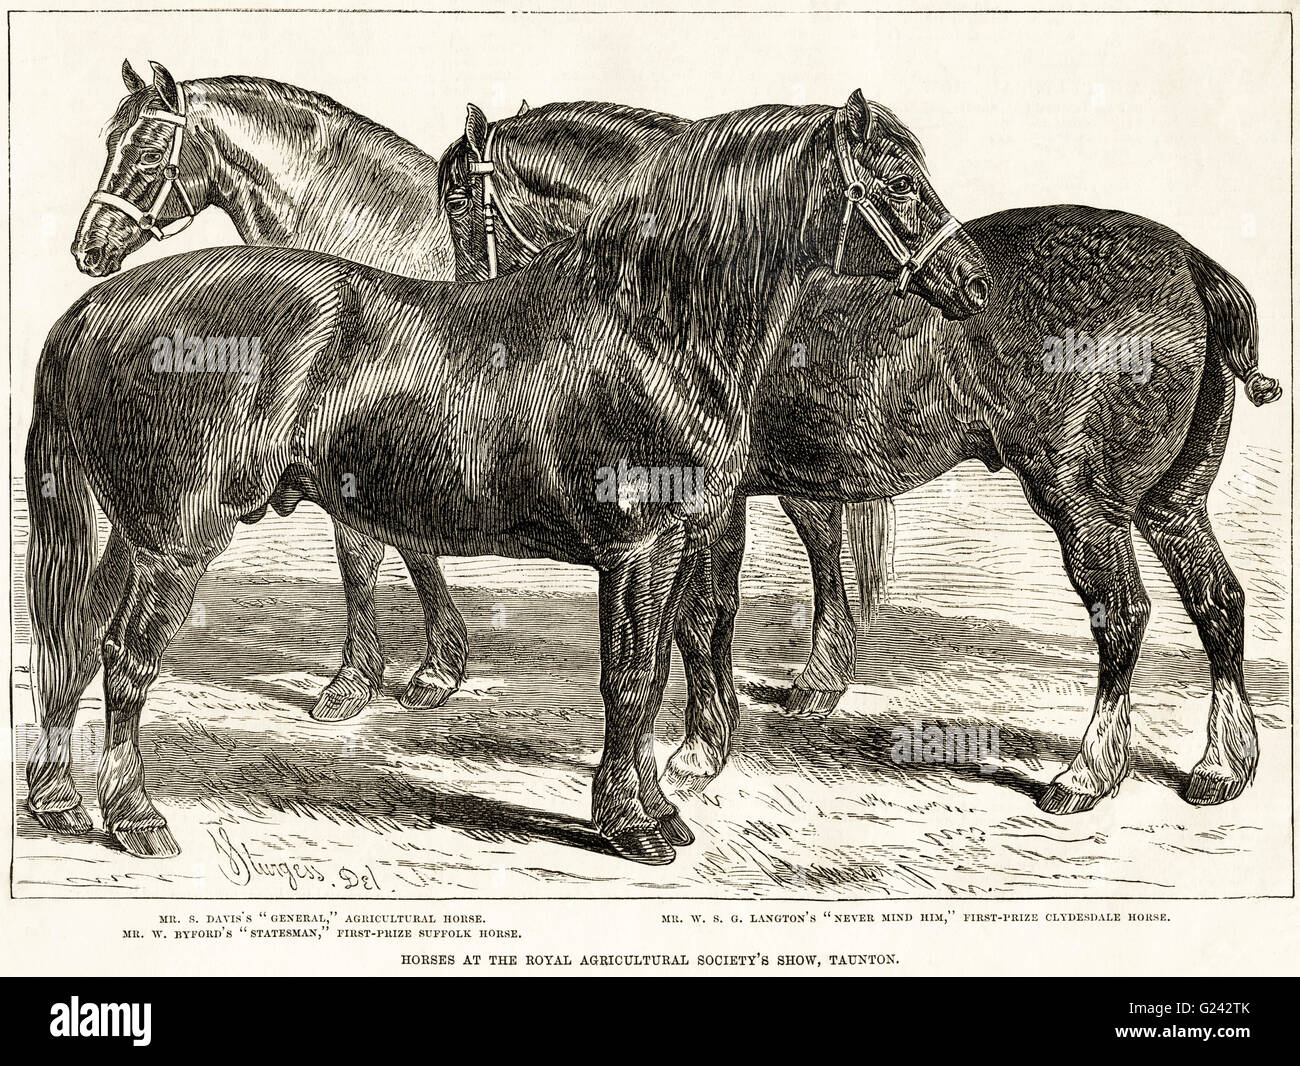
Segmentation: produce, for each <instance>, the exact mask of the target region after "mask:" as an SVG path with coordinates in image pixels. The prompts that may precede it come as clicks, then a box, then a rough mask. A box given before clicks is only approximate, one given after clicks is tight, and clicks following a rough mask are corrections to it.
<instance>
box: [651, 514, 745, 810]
mask: <svg viewBox="0 0 1300 1066" xmlns="http://www.w3.org/2000/svg"><path fill="white" fill-rule="evenodd" d="M744 554H745V504H744V501H743V500H737V501H736V503H735V504H734V505H733V507H732V511H731V517H730V519H729V521H728V523H727V526H726V528H725V529H724V530H723V532H722V534H721V536H720V537H719V538H718V540H717V542H716V543H714V544H713V545H712V547H711V548H710V549H709V550H708V551H707V552H699V553H697V555H696V556H695V568H694V571H693V572H692V573H688V575H687V581H686V586H685V591H684V593H683V604H682V608H681V615H680V618H679V620H678V623H677V644H678V647H679V649H680V650H681V653H682V662H683V664H684V665H685V672H686V683H687V701H686V722H685V726H686V728H685V736H684V737H683V738H682V743H681V744H680V746H679V747H678V748H677V750H676V751H675V752H673V755H672V757H671V758H670V759H669V760H668V766H667V768H666V769H665V771H664V783H665V784H667V785H668V786H669V788H670V789H672V790H673V791H674V792H677V793H679V794H682V795H693V794H696V793H698V792H700V791H702V790H703V789H704V788H705V786H707V785H708V784H709V782H710V781H712V780H713V779H714V778H715V777H717V776H718V774H720V773H721V772H722V768H723V767H724V766H725V765H726V762H727V756H728V754H729V753H730V751H731V737H732V734H733V733H734V732H735V728H736V723H737V722H738V720H739V718H740V703H739V701H738V700H737V698H736V681H735V673H734V670H733V668H732V662H731V638H732V633H733V632H734V630H735V619H736V611H737V610H738V609H739V606H740V564H741V560H742V559H743V558H744ZM688 565H689V564H688Z"/></svg>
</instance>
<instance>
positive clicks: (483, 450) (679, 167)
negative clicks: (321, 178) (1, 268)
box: [25, 93, 987, 863]
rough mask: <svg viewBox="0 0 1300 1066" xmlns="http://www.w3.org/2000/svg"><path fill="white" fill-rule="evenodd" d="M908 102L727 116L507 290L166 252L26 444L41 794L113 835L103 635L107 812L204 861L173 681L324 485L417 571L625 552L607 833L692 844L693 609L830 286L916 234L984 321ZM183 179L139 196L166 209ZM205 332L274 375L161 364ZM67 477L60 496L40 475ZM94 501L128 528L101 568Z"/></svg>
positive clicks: (354, 269) (277, 258)
mask: <svg viewBox="0 0 1300 1066" xmlns="http://www.w3.org/2000/svg"><path fill="white" fill-rule="evenodd" d="M878 114H879V111H878V109H876V108H873V107H872V106H869V105H868V104H867V103H866V101H865V100H863V98H862V97H861V94H858V93H855V94H854V95H853V96H852V97H850V99H849V101H848V102H847V103H846V104H845V105H844V106H843V107H840V108H832V107H824V106H810V107H789V106H781V105H770V106H765V107H758V108H751V109H748V110H745V111H739V112H733V113H729V114H726V115H721V116H718V117H716V118H714V119H710V120H704V121H702V122H699V123H696V124H694V125H692V126H691V127H690V128H689V129H687V130H684V131H683V132H682V133H681V134H680V135H679V136H678V137H676V138H674V139H673V141H672V142H671V143H670V144H665V145H664V146H663V147H662V148H661V149H660V150H659V151H657V152H653V153H650V154H648V155H647V156H646V157H645V158H643V159H642V160H641V161H640V162H639V163H638V164H637V166H635V167H634V168H632V170H631V171H630V172H629V173H628V174H627V175H626V176H625V178H624V180H623V181H622V182H620V183H616V184H615V185H614V186H612V187H611V188H610V189H609V190H608V194H607V196H606V197H605V199H604V200H603V201H602V202H601V203H600V204H599V205H598V206H597V207H596V208H595V209H594V210H593V211H592V212H591V213H590V214H589V215H588V217H587V218H586V220H585V221H584V223H583V225H582V226H581V227H579V228H578V230H577V231H576V232H575V234H574V235H573V236H572V237H570V238H569V239H567V240H563V241H559V242H556V243H555V244H553V245H551V246H550V247H549V248H547V249H546V250H545V251H544V252H543V253H542V254H540V255H539V256H537V258H536V259H535V260H534V262H533V263H532V264H531V265H530V268H529V269H527V270H524V271H519V272H517V273H514V274H510V275H508V276H505V277H501V278H497V279H495V280H492V281H488V282H483V283H477V284H476V283H456V282H437V281H421V280H415V279H411V278H406V277H399V276H396V275H393V274H389V273H386V272H384V271H381V270H377V269H375V268H372V267H367V266H365V265H362V264H358V263H354V262H350V261H346V260H342V259H338V258H335V257H332V256H329V255H325V254H322V253H316V252H309V251H303V250H298V249H284V248H249V247H235V248H222V249H209V250H204V251H199V252H191V253H188V254H185V255H180V256H175V257H171V258H167V259H162V260H159V261H157V262H153V263H149V264H146V265H144V266H139V267H136V268H134V269H132V270H129V271H126V272H124V273H122V274H119V275H117V276H115V277H113V278H110V279H109V280H107V281H105V282H103V283H101V284H100V285H98V286H96V287H95V288H93V289H91V290H90V291H89V292H88V293H87V294H86V295H85V296H83V297H82V298H81V299H79V300H78V301H76V303H74V304H73V306H72V307H71V308H69V310H68V311H67V312H66V313H65V314H64V315H63V316H62V317H61V318H60V320H59V321H58V322H57V323H56V324H55V326H54V327H53V329H52V330H51V332H50V335H49V337H48V339H47V341H46V343H45V346H44V349H43V351H42V354H41V358H40V361H39V363H38V366H37V373H36V389H35V401H34V410H33V423H32V428H31V431H30V434H29V437H28V447H27V455H26V464H25V466H26V472H27V478H28V489H29V492H28V495H29V505H30V508H31V543H30V546H29V550H28V568H27V573H28V580H27V585H28V591H29V597H30V602H31V607H32V613H33V644H34V649H35V656H34V665H35V686H34V687H35V688H36V690H37V692H38V696H39V702H40V708H41V742H40V744H39V745H38V748H37V750H36V752H35V753H34V754H33V756H32V758H31V760H30V761H29V763H28V784H29V791H28V800H27V803H28V808H29V810H30V811H31V812H32V814H33V815H34V816H35V817H36V818H37V819H38V821H40V822H41V823H42V824H43V825H45V826H47V827H48V828H51V829H55V830H59V831H64V832H81V831H85V830H86V829H89V828H90V820H89V817H88V815H87V814H86V811H85V809H84V807H83V806H82V805H81V801H80V797H79V796H78V794H77V790H76V787H75V783H74V782H73V780H72V777H71V774H70V772H69V750H68V749H69V746H70V730H69V726H70V724H71V721H72V719H73V717H74V715H75V713H76V707H77V701H78V699H79V697H80V695H81V692H82V691H83V690H84V688H85V687H86V685H87V684H88V683H89V681H90V679H91V678H92V677H93V676H94V674H95V672H96V667H97V662H96V659H97V656H96V648H97V646H98V647H99V648H100V649H101V656H100V657H102V662H103V667H104V674H105V680H104V689H105V701H106V709H107V719H108V721H107V728H106V737H105V753H104V757H103V760H102V762H101V767H100V773H99V786H98V787H99V800H100V806H101V811H102V814H103V818H104V822H105V826H106V828H107V829H108V831H109V832H110V833H111V834H112V835H113V836H114V837H115V838H116V839H117V841H118V842H119V843H121V844H122V846H123V847H125V848H126V849H127V850H128V851H130V852H131V853H133V854H136V855H142V856H161V855H171V854H175V853H176V852H177V850H178V846H177V843H176V841H175V839H174V838H173V837H172V835H171V833H170V831H169V830H168V828H167V825H166V821H165V819H164V818H163V816H162V814H161V813H160V812H159V811H158V809H157V808H156V807H155V806H154V804H153V802H152V801H151V800H150V798H149V797H148V795H147V793H146V790H145V787H144V777H143V766H142V760H141V755H140V750H139V718H140V711H141V708H142V706H143V704H144V701H145V698H146V694H147V691H148V689H149V686H150V685H151V684H152V682H153V680H154V679H155V678H156V676H157V674H158V669H159V661H160V659H161V656H162V654H163V652H164V651H165V649H166V648H167V646H168V644H169V643H170V641H171V640H172V638H173V636H174V635H175V633H176V632H177V630H178V628H179V627H180V626H181V625H182V624H183V622H184V620H185V618H186V617H187V616H188V613H189V610H190V606H191V603H192V600H193V595H194V590H195V587H196V585H197V583H198V581H199V580H200V578H201V577H202V575H203V574H204V572H205V571H206V569H207V567H208V565H209V564H210V562H211V561H212V560H213V559H214V558H216V557H217V556H218V555H219V554H220V553H221V552H222V551H223V550H224V549H225V547H226V546H227V545H228V544H229V542H230V539H231V537H232V535H233V533H234V530H235V527H236V524H237V523H238V522H239V521H240V520H243V519H247V518H248V517H250V516H254V515H257V514H259V513H264V511H265V508H266V507H267V506H276V507H277V509H279V510H287V509H291V507H292V506H293V503H294V502H295V501H297V500H301V499H307V500H311V501H312V502H314V503H315V504H317V505H318V506H320V507H321V508H322V509H323V510H325V511H326V512H327V513H328V514H330V515H331V517H333V518H334V519H335V520H336V521H337V522H341V523H343V524H345V525H348V526H352V527H354V528H356V529H358V530H359V531H361V532H363V533H365V534H366V535H368V536H370V537H372V538H374V539H376V540H381V541H383V542H385V543H388V544H392V545H394V546H395V547H397V548H398V550H399V551H400V552H402V554H403V556H404V557H406V558H407V561H408V564H409V563H410V561H411V557H412V556H425V557H433V556H437V555H441V554H456V555H479V554H497V555H505V556H517V557H538V556H542V557H550V558H554V559H558V560H560V561H564V562H570V563H576V564H580V565H587V566H592V567H594V568H596V569H597V570H598V571H599V628H600V650H601V693H602V698H603V702H604V709H605V720H606V733H605V744H604V751H603V753H602V757H601V760H600V764H599V766H598V768H597V771H596V774H595V778H594V782H593V802H592V811H593V822H594V824H595V826H596V828H597V830H598V831H599V832H600V833H601V834H602V835H603V836H604V837H605V839H606V840H607V841H608V843H609V844H610V845H611V847H612V848H613V850H614V851H615V852H616V853H617V854H619V855H621V856H624V857H626V858H628V859H632V860H635V861H638V862H645V863H664V862H669V861H671V860H672V858H673V856H674V845H675V844H676V845H680V844H685V843H689V842H690V840H691V839H692V835H691V833H690V830H689V828H688V827H687V826H686V824H685V823H684V821H683V820H682V819H681V817H680V815H679V813H678V811H677V808H676V807H675V806H674V805H673V804H672V803H671V802H670V801H669V800H668V799H667V797H666V796H665V795H664V793H663V791H662V789H661V788H660V785H659V780H658V771H657V767H656V765H655V757H654V750H653V727H654V717H655V714H656V712H657V710H658V706H659V702H660V699H661V696H662V691H663V686H664V683H665V681H666V679H667V673H668V663H669V646H670V643H671V637H672V622H673V620H674V619H675V617H676V611H677V606H678V604H679V601H680V596H681V591H682V589H683V588H684V587H685V586H686V585H687V584H688V583H689V581H690V579H691V578H692V576H693V572H694V570H695V569H696V567H697V566H700V565H707V562H708V560H709V552H708V550H707V546H708V544H709V543H710V542H711V541H712V540H714V539H716V538H717V537H718V536H720V535H721V533H722V531H723V530H724V529H725V528H726V527H727V526H728V525H729V524H730V522H731V513H732V503H733V499H734V496H735V493H736V490H737V489H738V487H739V485H740V481H741V478H742V477H743V475H744V472H745V470H746V467H747V453H748V450H749V444H750V417H749V407H750V403H751V400H752V397H753V394H754V392H755V390H756V389H757V387H758V382H759V381H760V379H761V378H762V376H763V374H764V372H765V370H766V369H767V367H768V365H769V364H770V363H771V362H772V360H773V359H774V357H775V355H776V353H777V351H778V348H779V344H780V340H781V337H782V335H783V334H784V332H785V329H786V326H787V325H788V319H789V317H790V315H791V314H792V313H793V311H794V308H795V305H796V303H797V301H798V298H799V295H800V293H801V292H802V290H803V287H804V285H805V284H806V282H807V279H808V277H809V276H810V274H811V273H812V272H813V271H815V270H816V269H818V268H819V267H827V268H830V267H832V266H834V267H835V268H836V269H842V270H843V271H844V272H845V273H849V274H856V275H870V274H881V275H883V274H888V275H890V276H893V275H896V274H898V272H899V258H900V253H899V248H900V247H903V248H904V249H905V254H904V255H903V258H906V259H909V260H911V261H912V265H913V266H914V267H915V273H914V276H912V277H910V278H909V280H910V282H911V286H912V289H913V291H915V292H917V293H919V294H921V295H923V296H924V297H925V298H926V299H928V300H930V301H931V302H933V303H934V304H935V305H936V306H937V307H939V308H940V309H941V310H943V311H944V312H945V313H947V314H951V315H954V316H965V315H969V314H972V313H973V312H974V311H976V310H977V309H978V307H979V306H980V305H981V304H982V302H983V297H984V295H985V294H986V290H987V282H986V281H985V280H984V264H983V258H982V256H981V254H980V252H979V250H978V249H977V248H976V247H975V245H974V244H973V242H972V241H971V240H970V239H969V238H968V237H967V236H966V235H965V234H964V232H962V231H961V229H960V227H957V226H955V225H954V224H953V223H952V221H951V219H950V216H949V215H948V213H947V211H946V210H945V209H944V207H943V205H942V203H941V202H940V200H939V198H938V196H937V195H936V194H935V193H934V190H933V188H932V187H931V186H930V185H929V183H928V181H925V180H924V178H923V174H922V169H921V161H920V159H919V157H918V156H917V153H916V151H915V147H914V145H915V141H914V139H913V138H911V137H910V135H909V136H908V137H906V138H900V137H899V136H895V135H894V134H893V133H892V132H891V131H890V130H889V129H887V128H881V124H878V123H877V122H876V121H875V118H876V116H877V115H878ZM157 137H158V141H159V145H162V144H163V142H164V138H163V136H162V134H161V133H158V134H157ZM159 150H163V149H162V148H161V147H160V148H159ZM123 155H124V163H127V164H129V163H134V162H136V161H137V160H136V159H135V157H131V158H129V159H128V158H127V157H126V156H125V153H123ZM903 172H907V173H909V174H911V175H913V178H914V180H915V181H917V183H918V184H917V192H916V194H915V195H911V196H908V197H906V198H902V197H897V196H895V195H894V194H892V193H891V192H890V187H891V183H892V182H893V180H894V176H895V175H897V174H901V173H903ZM172 174H174V172H173V171H155V174H154V176H153V178H152V179H151V180H148V181H141V182H140V183H139V184H137V185H135V186H134V187H132V188H130V189H129V190H128V192H126V193H123V192H120V191H115V192H114V195H117V196H121V197H122V199H123V200H126V201H128V202H129V203H131V204H133V205H134V206H135V207H136V208H137V209H139V210H144V208H142V207H141V205H152V204H154V203H155V202H156V201H157V193H156V191H155V189H154V187H155V185H156V184H157V183H158V182H164V181H167V180H172V179H171V177H170V175H172ZM103 206H104V207H105V208H106V209H108V210H112V207H111V206H110V205H109V204H104V205H103ZM118 213H120V214H121V215H122V217H123V218H126V219H128V220H130V221H131V223H132V224H133V225H136V226H139V224H140V222H141V221H142V220H139V219H134V218H131V214H130V212H126V211H124V210H121V209H120V208H119V210H118ZM647 216H650V217H652V218H653V219H654V220H655V224H654V225H653V226H646V225H645V223H644V220H645V218H646V217H647ZM903 234H906V236H903ZM904 270H905V273H906V272H907V268H904ZM862 294H863V296H864V297H865V298H870V297H871V295H872V292H871V290H868V289H864V290H862ZM885 297H886V298H888V294H887V293H886V294H885ZM177 331H180V332H181V333H182V334H183V335H185V336H188V337H209V336H216V337H240V336H257V337H258V338H259V339H260V350H261V360H260V365H259V367H258V372H257V373H256V374H254V375H248V374H242V373H241V374H229V373H227V374H218V373H195V374H186V373H159V372H158V371H157V370H156V369H155V368H154V365H153V360H152V354H153V352H154V351H155V347H154V342H155V341H156V339H157V338H158V337H166V336H172V335H174V334H175V333H176V332H177ZM502 349H504V351H505V352H507V353H509V358H507V359H505V360H498V359H494V358H492V357H491V356H492V353H494V352H498V351H500V350H502ZM620 463H626V464H627V465H629V466H638V467H676V468H681V469H693V470H695V469H699V470H703V471H705V472H706V484H705V487H704V489H703V490H702V491H700V492H697V493H696V494H695V497H694V499H693V500H692V501H691V505H690V506H689V507H688V506H685V505H684V504H683V502H682V501H677V500H662V499H651V500H634V501H624V500H618V501H614V502H610V501H604V500H601V499H600V498H599V497H598V495H597V493H596V492H595V491H593V489H594V486H595V485H596V483H597V479H598V471H599V470H601V469H603V468H607V467H609V466H613V465H618V464H620ZM46 478H52V479H53V483H54V484H55V485H57V486H58V487H59V488H58V491H56V492H54V493H52V494H44V493H42V492H41V491H40V486H41V484H42V483H43V482H44V481H45V479H46ZM345 487H350V488H351V490H352V491H351V492H347V491H345ZM92 496H93V499H94V500H97V501H98V503H99V505H100V507H101V508H102V509H103V511H104V513H105V514H106V515H107V517H108V519H109V521H110V523H111V524H112V527H113V533H112V536H111V537H110V539H109V543H108V545H107V548H106V551H105V556H104V558H103V559H102V560H100V561H99V562H98V565H96V554H97V548H96V543H95V539H96V538H95V513H94V508H93V506H92Z"/></svg>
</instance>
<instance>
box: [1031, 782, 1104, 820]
mask: <svg viewBox="0 0 1300 1066" xmlns="http://www.w3.org/2000/svg"><path fill="white" fill-rule="evenodd" d="M1101 799H1102V797H1101V796H1093V795H1089V794H1088V793H1087V792H1074V791H1072V790H1071V789H1068V788H1066V787H1064V786H1063V785H1058V784H1057V783H1056V782H1055V781H1053V782H1052V783H1051V784H1050V785H1048V786H1047V789H1046V791H1044V792H1043V794H1042V795H1041V796H1040V797H1039V798H1038V809H1039V810H1040V811H1046V812H1047V813H1048V814H1082V813H1083V812H1084V811H1090V810H1092V809H1093V808H1094V807H1095V806H1097V804H1098V803H1100V802H1101Z"/></svg>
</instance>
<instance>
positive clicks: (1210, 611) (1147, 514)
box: [1135, 347, 1259, 806]
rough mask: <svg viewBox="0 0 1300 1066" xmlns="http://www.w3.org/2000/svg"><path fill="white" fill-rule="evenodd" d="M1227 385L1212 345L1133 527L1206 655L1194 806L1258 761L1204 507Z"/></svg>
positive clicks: (1227, 587) (1229, 605)
mask: <svg viewBox="0 0 1300 1066" xmlns="http://www.w3.org/2000/svg"><path fill="white" fill-rule="evenodd" d="M1216 371H1217V373H1216ZM1234 391H1235V385H1234V382H1233V379H1232V376H1231V374H1230V373H1229V372H1228V370H1227V368H1226V366H1224V365H1223V363H1222V360H1219V359H1217V357H1216V352H1215V351H1214V349H1213V347H1211V350H1210V358H1209V359H1208V361H1207V365H1206V368H1205V372H1204V374H1203V376H1202V380H1201V391H1200V395H1199V396H1198V399H1197V408H1196V414H1195V419H1196V424H1195V425H1194V426H1193V432H1192V433H1190V434H1189V435H1188V443H1187V445H1186V446H1185V447H1184V449H1183V452H1182V453H1181V454H1180V455H1179V456H1178V458H1177V459H1176V460H1175V461H1174V465H1173V466H1172V467H1170V469H1169V471H1168V472H1167V473H1166V474H1165V476H1164V477H1163V478H1162V479H1161V480H1160V481H1159V482H1158V483H1157V484H1156V486H1155V487H1154V488H1153V489H1152V490H1151V491H1150V492H1148V493H1147V494H1146V496H1145V497H1143V499H1142V502H1141V504H1139V506H1138V510H1137V514H1136V516H1135V517H1136V520H1137V525H1138V529H1139V530H1140V531H1141V533H1142V535H1143V536H1144V537H1145V538H1146V540H1147V543H1148V544H1150V545H1151V548H1152V550H1153V551H1154V552H1155V553H1156V556H1157V557H1158V558H1159V559H1160V562H1161V563H1162V564H1163V565H1164V568H1165V570H1166V571H1167V572H1168V574H1169V577H1170V580H1171V581H1173V583H1174V587H1175V588H1176V589H1177V590H1178V595H1179V597H1180V598H1181V599H1182V601H1183V606H1184V608H1186V610H1187V613H1188V615H1189V616H1190V617H1191V619H1192V621H1193V623H1194V624H1195V625H1196V631H1197V633H1198V634H1199V635H1200V638H1201V643H1202V644H1203V645H1204V647H1205V653H1206V656H1207V657H1208V658H1209V660H1210V684H1211V696H1210V715H1209V723H1208V737H1207V742H1206V747H1205V753H1204V754H1203V755H1202V756H1201V760H1200V761H1199V762H1198V763H1197V764H1196V766H1195V767H1194V768H1193V770H1192V773H1191V776H1190V777H1189V779H1188V782H1187V786H1186V789H1185V791H1184V794H1183V798H1184V799H1186V800H1187V802H1188V803H1193V804H1196V805H1197V806H1207V805H1211V804H1216V803H1224V802H1227V801H1228V800H1231V799H1235V798H1236V797H1237V796H1239V795H1241V793H1242V792H1243V791H1245V789H1246V786H1247V785H1249V784H1250V782H1251V781H1252V779H1253V778H1254V775H1255V768H1256V765H1257V764H1258V761H1259V746H1258V738H1257V735H1256V732H1255V717H1254V713H1253V712H1252V711H1251V707H1250V699H1249V697H1248V696H1247V694H1246V684H1245V673H1244V668H1243V657H1244V652H1245V639H1246V638H1245V634H1246V612H1245V602H1246V597H1245V593H1244V592H1243V591H1242V587H1241V582H1240V581H1238V580H1237V576H1236V575H1235V574H1234V573H1233V572H1232V567H1231V566H1229V565H1228V560H1227V559H1226V558H1225V556H1224V554H1223V549H1222V548H1221V547H1220V546H1219V541H1218V538H1217V537H1215V535H1214V529H1213V527H1212V526H1211V524H1210V516H1209V511H1208V509H1207V507H1206V497H1207V495H1208V493H1209V490H1210V485H1211V484H1212V483H1213V481H1214V478H1215V476H1216V475H1217V473H1218V470H1219V463H1220V460H1221V459H1222V457H1223V449H1224V446H1225V444H1226V441H1227V435H1228V427H1229V423H1230V422H1231V418H1232V401H1233V396H1234Z"/></svg>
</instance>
